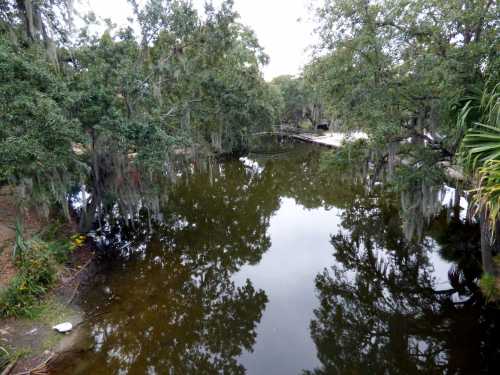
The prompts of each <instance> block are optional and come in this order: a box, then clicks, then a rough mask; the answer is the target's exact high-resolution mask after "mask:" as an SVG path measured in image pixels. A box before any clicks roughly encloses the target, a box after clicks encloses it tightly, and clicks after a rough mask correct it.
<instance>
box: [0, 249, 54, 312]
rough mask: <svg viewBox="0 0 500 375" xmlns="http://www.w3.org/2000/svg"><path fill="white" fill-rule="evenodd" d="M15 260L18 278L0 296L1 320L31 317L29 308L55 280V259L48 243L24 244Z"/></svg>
mask: <svg viewBox="0 0 500 375" xmlns="http://www.w3.org/2000/svg"><path fill="white" fill-rule="evenodd" d="M25 244H26V246H25V249H24V250H23V252H22V253H21V254H18V257H17V258H16V265H17V267H18V269H19V272H18V274H17V275H16V276H15V277H14V278H13V279H12V281H11V283H10V285H9V286H8V288H7V289H6V290H5V291H3V292H2V293H1V294H0V316H30V315H31V308H32V306H33V305H34V304H35V303H36V301H37V300H38V298H39V297H40V296H41V295H42V294H44V293H45V292H46V291H47V289H48V288H49V287H50V286H51V285H52V284H53V283H54V281H55V279H56V272H57V269H56V255H55V254H54V252H53V250H52V249H51V246H49V244H48V243H47V242H44V241H40V240H30V241H27V242H26V243H25Z"/></svg>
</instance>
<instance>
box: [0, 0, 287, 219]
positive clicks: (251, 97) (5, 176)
mask: <svg viewBox="0 0 500 375" xmlns="http://www.w3.org/2000/svg"><path fill="white" fill-rule="evenodd" d="M65 3H66V2H65V1H51V2H48V3H46V2H42V3H39V2H36V3H35V2H32V1H28V2H27V4H31V5H32V6H33V9H32V10H31V11H30V9H25V8H24V7H23V4H22V2H14V1H7V2H5V4H4V3H2V6H0V15H1V21H0V24H1V25H0V26H1V27H0V74H1V76H2V80H1V82H0V123H1V127H0V165H1V166H2V168H1V169H0V183H7V182H8V183H11V184H13V185H17V186H19V187H20V189H19V191H20V192H21V194H20V196H21V198H22V203H23V204H33V203H36V204H35V206H36V207H39V208H40V209H41V210H43V211H44V213H48V212H49V211H50V210H51V209H57V210H61V209H62V211H64V213H65V214H66V216H68V209H67V201H68V194H69V192H70V191H73V190H74V189H75V187H78V186H81V185H83V184H85V185H86V186H87V187H88V191H89V193H90V194H91V195H92V197H93V201H92V202H91V207H89V211H90V212H91V213H90V214H89V216H90V217H92V214H93V210H95V209H96V207H98V206H100V207H104V209H105V210H106V208H107V207H109V206H110V205H111V203H110V202H109V201H110V200H114V201H116V200H121V203H120V208H123V207H126V206H127V207H128V206H129V203H130V202H126V201H127V200H130V196H132V195H133V194H132V193H131V192H132V191H134V190H135V191H136V190H139V189H145V188H146V186H147V185H152V184H151V182H152V180H154V177H155V175H157V174H164V173H165V171H166V170H168V169H169V165H170V164H169V163H171V161H172V159H174V157H175V155H177V154H178V151H179V150H181V151H183V150H189V151H191V154H195V155H198V154H200V153H201V154H207V153H213V152H215V153H233V152H240V151H242V150H244V149H246V148H247V146H248V142H249V141H248V137H249V135H250V134H252V133H254V132H256V131H259V130H262V129H268V128H269V127H270V126H271V125H272V124H273V123H274V122H275V121H276V119H277V116H278V107H279V105H280V104H279V101H280V97H279V95H278V92H277V91H276V90H275V88H273V87H272V86H271V85H269V84H267V83H266V82H265V81H264V79H263V78H262V73H261V68H262V66H263V64H265V63H267V61H268V58H267V56H266V55H265V54H264V52H263V50H262V48H261V47H260V45H259V44H258V41H257V39H256V37H255V35H254V33H253V32H252V31H251V30H250V29H248V28H247V27H245V26H244V25H242V24H240V23H239V22H238V19H237V17H238V16H237V14H236V13H235V12H234V10H233V9H232V7H233V2H232V1H229V0H227V1H223V2H222V4H221V5H220V7H219V8H215V7H213V6H212V5H207V6H206V8H205V14H204V15H199V14H198V13H197V12H196V10H195V8H194V7H193V5H192V4H191V3H190V2H187V1H165V2H158V1H148V2H145V3H144V4H142V5H141V6H140V5H139V4H138V3H136V2H135V1H131V3H132V5H133V8H134V12H135V18H136V21H137V22H138V24H139V25H140V30H139V35H136V34H135V32H134V29H133V28H132V26H131V25H132V24H131V25H130V26H128V27H126V28H124V29H119V30H117V29H115V27H114V26H113V25H111V24H109V25H107V26H108V29H107V31H106V32H105V33H104V34H103V35H93V34H92V32H91V31H90V30H91V29H92V27H91V26H92V25H91V24H92V23H93V22H94V20H93V19H92V17H87V18H86V21H87V24H86V25H85V27H84V28H83V29H82V30H81V32H80V33H79V34H78V35H75V34H73V35H69V34H68V32H69V31H68V29H67V28H65V27H63V26H65V25H66V24H67V22H65V21H66V18H65V15H66V14H67V12H69V11H70V10H71V9H70V8H71V7H70V6H67V7H65V6H64V5H65ZM4 5H5V6H4ZM31 15H32V16H34V17H35V18H36V17H38V18H39V19H38V21H40V23H37V25H36V26H37V27H39V26H42V24H43V25H45V26H46V28H49V25H47V24H45V23H46V22H47V20H48V19H50V27H54V28H57V32H56V31H54V35H55V36H57V38H55V39H54V40H52V39H50V38H46V37H45V35H42V34H43V33H42V34H40V33H39V31H40V30H35V29H36V28H35V29H33V27H32V26H33V25H31V24H25V20H27V19H28V18H29V16H31ZM69 15H70V13H68V18H71V17H70V16H69ZM68 36H71V37H72V40H74V42H72V43H71V44H70V43H69V40H68V39H67V38H66V37H68ZM49 39H50V40H49ZM49 52H50V53H49ZM53 52H55V55H56V57H57V58H56V59H54V58H52V57H54V56H53V55H54V53H53ZM125 196H127V197H125Z"/></svg>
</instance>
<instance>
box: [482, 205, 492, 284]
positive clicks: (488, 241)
mask: <svg viewBox="0 0 500 375" xmlns="http://www.w3.org/2000/svg"><path fill="white" fill-rule="evenodd" d="M479 226H480V230H481V259H482V262H483V271H484V272H485V273H489V274H491V275H495V263H494V262H493V253H492V250H493V246H492V238H491V230H490V226H489V224H488V217H487V212H486V210H484V209H482V210H481V213H480V216H479Z"/></svg>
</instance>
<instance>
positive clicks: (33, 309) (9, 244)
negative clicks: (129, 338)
mask: <svg viewBox="0 0 500 375" xmlns="http://www.w3.org/2000/svg"><path fill="white" fill-rule="evenodd" d="M13 197H14V192H13V191H12V189H11V188H9V187H5V186H4V187H2V188H1V189H0V293H2V294H4V293H10V294H9V295H10V298H4V299H3V302H2V306H0V310H1V311H4V310H6V309H7V306H6V303H7V301H8V303H11V304H15V303H16V300H19V299H23V298H22V296H24V294H23V293H24V290H25V289H26V288H28V287H27V286H25V283H28V285H29V288H41V290H46V288H45V287H44V285H42V284H40V285H37V283H36V282H35V283H34V285H32V283H33V282H34V280H35V281H36V278H35V279H33V278H30V277H28V276H27V277H26V278H23V277H22V276H23V275H24V274H26V275H29V276H33V275H36V273H35V272H32V271H30V270H29V269H25V268H26V267H29V266H28V265H26V264H24V265H21V263H18V262H16V263H17V265H16V264H15V263H14V261H13V248H14V244H15V241H16V217H17V215H18V210H17V207H16V203H15V200H14V198H13ZM23 219H24V220H23V223H24V225H23V233H22V235H23V241H26V243H27V244H30V245H33V246H30V248H29V249H28V250H29V252H30V254H31V253H33V252H35V253H36V252H37V251H40V252H44V253H43V254H42V253H40V254H38V255H37V254H34V256H33V259H32V260H33V261H35V262H37V261H39V260H40V259H45V257H46V256H48V255H50V256H51V257H54V261H53V262H51V263H50V265H51V270H50V271H48V270H43V271H46V272H48V275H49V276H50V278H51V280H52V281H51V282H49V283H48V285H49V288H48V290H46V292H45V293H44V292H37V293H36V294H33V295H31V294H29V295H28V296H29V297H30V302H26V306H25V305H24V303H25V301H24V300H23V301H22V302H23V305H22V306H21V305H19V306H16V305H14V306H11V311H19V312H22V313H20V314H16V315H18V316H17V317H15V316H10V317H7V318H3V319H0V348H1V354H2V355H1V356H0V371H4V370H7V369H8V370H9V373H19V372H24V371H28V370H30V369H33V368H35V367H37V366H38V365H39V364H40V363H43V362H45V361H46V360H47V359H48V358H49V357H51V356H53V355H54V353H56V352H58V351H60V350H62V348H64V347H65V345H62V346H61V343H62V341H66V340H67V339H68V337H67V336H66V335H61V334H59V333H57V332H55V331H54V330H53V329H52V327H53V326H54V325H56V324H59V323H61V322H66V321H69V322H71V323H72V324H73V325H74V326H75V325H78V324H79V322H81V321H82V316H83V315H82V313H81V311H80V309H79V308H78V305H77V304H76V303H75V302H76V301H77V299H78V291H79V290H80V289H81V287H82V286H83V285H84V284H85V283H86V282H87V281H88V279H89V278H90V275H91V273H92V269H93V259H94V253H93V248H92V244H91V243H90V242H88V241H83V240H82V238H83V237H80V236H79V237H78V238H76V239H75V240H74V241H70V240H68V238H70V237H71V236H72V234H73V233H74V232H75V229H74V225H72V224H71V223H68V224H64V225H62V227H57V228H56V229H57V234H56V235H53V236H54V238H58V239H57V240H54V242H45V241H42V240H37V241H35V242H30V241H31V240H33V239H34V238H39V236H40V234H41V233H43V232H44V231H47V230H50V228H51V225H49V224H48V223H46V222H45V221H44V220H41V219H40V218H39V217H38V216H37V215H36V213H34V212H28V211H26V212H23ZM34 244H36V245H38V246H34ZM60 244H61V245H60ZM56 245H57V246H56ZM59 245H60V246H59ZM50 246H52V247H50ZM49 247H50V248H49ZM51 251H52V252H53V253H50V252H51ZM54 251H58V252H57V253H55V252H54ZM30 256H31V255H30ZM28 258H29V257H28ZM55 258H58V260H57V262H56V261H55ZM41 268H42V269H43V268H45V267H44V266H43V265H42V266H41ZM20 280H21V281H20ZM17 284H19V285H17ZM15 285H17V287H16V286H15ZM18 294H19V296H17V295H18ZM31 299H33V301H31ZM7 315H12V314H7ZM70 336H71V335H70ZM63 339H65V340H63ZM7 353H8V354H7ZM7 363H10V364H13V363H15V365H14V366H13V367H12V366H10V367H9V366H7V367H5V366H6V365H7ZM2 367H4V368H3V369H2ZM2 375H4V374H3V373H2Z"/></svg>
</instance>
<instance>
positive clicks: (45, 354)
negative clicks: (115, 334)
mask: <svg viewBox="0 0 500 375" xmlns="http://www.w3.org/2000/svg"><path fill="white" fill-rule="evenodd" d="M95 272H96V262H95V254H94V252H93V246H92V243H91V242H87V243H86V244H85V245H84V246H82V247H80V248H78V249H76V250H75V251H74V252H73V253H72V254H71V256H70V259H69V261H68V262H67V263H66V264H65V266H64V268H63V269H62V270H61V271H60V272H59V275H58V282H57V284H56V285H55V287H54V288H53V289H52V290H51V291H50V292H49V293H48V294H47V295H46V296H44V298H43V299H42V301H41V302H40V304H39V306H36V307H35V308H34V316H33V317H32V318H31V319H28V318H22V319H16V318H8V319H4V320H0V346H1V347H4V348H6V349H7V350H8V351H9V352H10V353H11V354H12V356H13V358H14V360H15V361H16V364H15V366H14V367H13V368H11V369H10V371H9V373H11V374H17V373H22V372H26V371H29V370H32V369H34V368H39V366H40V365H42V370H43V369H45V368H46V362H47V361H49V362H51V361H52V360H53V359H55V358H56V357H57V355H58V353H61V352H64V351H66V350H68V348H72V347H73V346H74V342H76V341H78V339H77V338H78V335H79V332H80V330H79V326H80V325H81V324H82V323H83V322H84V314H83V312H82V310H81V309H80V308H79V297H80V292H81V291H83V290H85V288H87V287H88V285H89V282H90V280H91V279H92V276H93V275H94V274H95ZM62 322H70V323H71V324H72V325H73V327H74V329H73V330H72V331H71V332H70V333H68V334H61V333H57V332H56V331H54V330H53V329H52V327H53V326H54V325H56V324H59V323H62ZM47 364H50V363H47ZM2 375H4V374H2Z"/></svg>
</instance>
